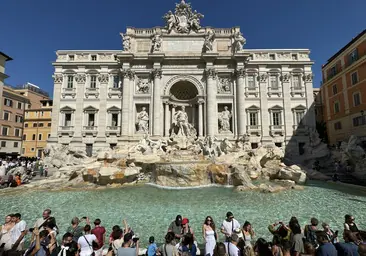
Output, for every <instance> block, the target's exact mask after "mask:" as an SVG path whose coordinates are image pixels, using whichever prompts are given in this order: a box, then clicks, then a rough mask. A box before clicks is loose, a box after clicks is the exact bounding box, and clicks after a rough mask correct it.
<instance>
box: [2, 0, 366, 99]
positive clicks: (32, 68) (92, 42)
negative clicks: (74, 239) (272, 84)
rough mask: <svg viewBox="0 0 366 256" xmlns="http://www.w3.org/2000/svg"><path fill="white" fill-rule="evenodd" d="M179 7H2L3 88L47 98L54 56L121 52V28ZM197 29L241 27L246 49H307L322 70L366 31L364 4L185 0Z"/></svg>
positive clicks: (40, 3)
mask: <svg viewBox="0 0 366 256" xmlns="http://www.w3.org/2000/svg"><path fill="white" fill-rule="evenodd" d="M178 1H180V0H157V1H147V0H134V1H126V0H61V1H56V0H31V1H30V0H1V9H2V14H1V20H2V21H1V23H0V39H1V40H0V51H3V52H5V53H6V54H8V55H10V56H11V57H12V58H13V59H14V60H13V61H11V62H8V64H7V66H6V73H7V74H8V75H10V78H8V79H7V80H6V83H7V84H11V85H18V84H23V83H25V82H31V83H34V84H37V85H39V86H40V87H42V88H43V89H45V90H46V91H48V92H50V93H51V94H52V92H53V80H52V74H53V67H52V65H51V63H52V62H53V61H54V60H55V58H56V55H55V51H56V50H60V49H63V50H67V49H76V50H89V49H90V50H102V49H105V50H119V49H121V39H120V36H119V32H124V31H125V28H126V26H133V27H142V28H147V27H153V26H162V25H164V23H163V20H162V18H161V17H162V16H163V15H164V14H165V13H166V12H167V11H168V10H170V9H174V6H175V3H176V2H178ZM187 2H191V3H192V7H193V9H196V10H197V11H199V12H201V13H202V14H204V15H205V17H204V19H203V20H202V25H203V26H213V27H221V28H223V27H232V26H240V27H241V31H242V32H243V34H244V37H245V38H246V39H247V44H246V46H245V48H251V49H258V48H309V49H310V50H311V58H312V59H313V60H314V61H315V65H314V66H313V72H314V74H315V81H314V86H315V87H318V86H319V83H320V81H321V65H322V64H324V63H325V62H326V61H327V59H328V58H329V57H331V56H332V55H333V54H334V53H335V52H336V51H338V50H339V49H340V48H341V47H343V46H344V45H345V44H346V43H347V42H349V41H350V40H351V39H352V38H353V37H355V36H356V35H357V34H358V33H360V32H361V31H362V30H363V29H365V28H366V19H365V10H366V1H365V0H349V1H345V0H301V1H300V0H277V1H273V0H262V1H259V0H257V1H254V0H252V1H247V0H225V1H218V0H211V1H208V0H191V1H187Z"/></svg>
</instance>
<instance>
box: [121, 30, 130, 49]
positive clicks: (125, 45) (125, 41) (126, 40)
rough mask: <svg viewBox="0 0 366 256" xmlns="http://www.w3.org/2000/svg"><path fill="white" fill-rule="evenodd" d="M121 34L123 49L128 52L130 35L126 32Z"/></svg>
mask: <svg viewBox="0 0 366 256" xmlns="http://www.w3.org/2000/svg"><path fill="white" fill-rule="evenodd" d="M121 36H122V41H123V42H122V44H123V51H124V52H129V51H130V50H131V37H130V36H128V35H126V34H121Z"/></svg>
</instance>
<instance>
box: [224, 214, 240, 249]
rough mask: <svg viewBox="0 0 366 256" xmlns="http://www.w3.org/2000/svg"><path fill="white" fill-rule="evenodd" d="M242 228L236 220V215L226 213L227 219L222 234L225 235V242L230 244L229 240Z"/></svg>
mask: <svg viewBox="0 0 366 256" xmlns="http://www.w3.org/2000/svg"><path fill="white" fill-rule="evenodd" d="M237 228H240V224H239V222H238V221H237V220H236V219H234V214H233V213H232V212H227V213H226V219H225V220H224V222H223V223H222V225H221V233H223V234H224V235H225V241H226V242H228V241H229V238H230V236H231V234H232V233H234V230H235V229H237Z"/></svg>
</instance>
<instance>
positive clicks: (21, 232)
mask: <svg viewBox="0 0 366 256" xmlns="http://www.w3.org/2000/svg"><path fill="white" fill-rule="evenodd" d="M21 217H22V215H21V214H20V213H16V214H14V216H13V221H14V222H15V226H14V227H13V229H12V230H11V240H12V244H13V246H12V249H16V250H17V251H23V250H24V237H25V235H26V234H27V223H25V221H24V220H21Z"/></svg>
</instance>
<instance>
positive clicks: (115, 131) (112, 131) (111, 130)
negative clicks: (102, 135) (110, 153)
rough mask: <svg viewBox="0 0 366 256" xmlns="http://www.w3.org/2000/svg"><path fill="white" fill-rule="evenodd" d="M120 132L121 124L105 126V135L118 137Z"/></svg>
mask: <svg viewBox="0 0 366 256" xmlns="http://www.w3.org/2000/svg"><path fill="white" fill-rule="evenodd" d="M120 134H121V126H107V130H106V136H107V137H109V136H110V135H116V136H117V137H119V135H120Z"/></svg>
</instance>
